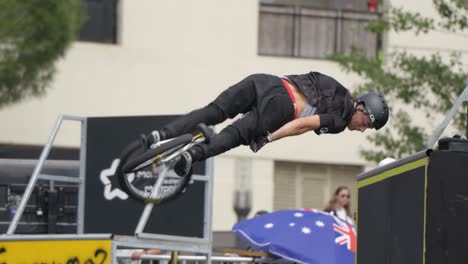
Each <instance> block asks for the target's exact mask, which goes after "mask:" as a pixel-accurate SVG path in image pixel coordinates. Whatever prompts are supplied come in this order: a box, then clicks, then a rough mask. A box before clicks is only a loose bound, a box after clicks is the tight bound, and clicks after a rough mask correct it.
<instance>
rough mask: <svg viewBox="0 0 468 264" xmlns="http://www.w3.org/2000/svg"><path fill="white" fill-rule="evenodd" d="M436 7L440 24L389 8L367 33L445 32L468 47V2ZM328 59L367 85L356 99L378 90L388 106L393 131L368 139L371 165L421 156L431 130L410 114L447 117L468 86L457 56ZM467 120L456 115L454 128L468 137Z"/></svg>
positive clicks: (467, 71) (467, 70)
mask: <svg viewBox="0 0 468 264" xmlns="http://www.w3.org/2000/svg"><path fill="white" fill-rule="evenodd" d="M433 4H434V7H435V9H436V10H437V13H438V15H439V17H438V18H437V19H435V18H428V17H423V16H422V15H421V14H419V13H413V12H408V11H405V10H404V9H402V8H393V7H389V8H387V9H386V11H384V15H383V16H382V17H381V18H379V19H377V20H374V21H371V22H370V23H369V24H368V25H367V30H369V31H371V32H375V33H378V34H383V33H385V32H390V31H394V32H414V33H415V34H416V35H419V34H431V33H432V32H435V31H438V32H440V31H443V32H446V33H450V34H458V35H461V36H463V38H465V40H466V43H468V34H467V32H466V30H467V28H468V1H467V0H433ZM330 58H331V59H332V60H334V61H336V62H338V63H339V64H340V65H341V66H342V67H343V68H344V69H345V70H346V71H348V72H349V71H351V72H354V73H357V74H358V75H360V76H361V77H363V79H364V82H363V83H362V84H361V85H360V86H359V87H358V89H357V91H356V94H360V93H363V92H366V91H372V90H374V91H375V90H377V91H380V92H381V93H383V94H384V95H385V96H386V98H387V100H388V101H389V102H390V108H391V110H393V111H391V119H392V120H391V121H392V122H391V126H390V127H388V128H385V129H382V132H381V131H379V133H373V134H372V135H370V136H368V137H367V139H368V140H369V141H370V142H371V143H372V144H371V147H369V148H365V149H362V150H361V154H362V155H363V157H364V158H365V159H366V160H369V161H379V160H382V159H383V158H385V157H388V156H391V157H396V158H401V157H404V156H406V155H410V154H414V153H415V152H417V151H421V150H423V149H424V148H425V145H424V144H425V142H426V141H427V139H428V137H429V136H430V134H431V133H432V132H433V130H430V131H429V130H428V129H427V128H425V127H424V126H417V125H415V122H413V120H412V111H414V109H416V110H418V111H423V113H425V114H426V117H427V122H430V120H432V119H431V118H432V117H434V115H437V114H441V113H446V112H447V111H448V110H449V109H450V108H451V107H452V105H453V102H454V100H455V99H456V98H457V97H458V96H459V95H460V93H461V92H462V91H463V88H464V86H465V85H466V83H468V67H467V66H468V65H466V64H464V63H463V61H462V58H461V56H460V52H459V51H454V52H452V53H451V54H450V56H449V58H447V56H445V57H444V56H443V55H442V54H440V53H439V52H433V53H432V54H428V55H425V56H416V55H414V54H411V53H408V52H405V51H402V50H397V51H393V52H391V53H389V54H388V55H387V56H385V57H384V58H383V59H382V58H379V57H377V58H370V57H368V56H366V55H365V53H364V52H363V51H362V50H360V49H358V48H353V49H352V51H351V52H349V53H346V54H344V53H341V54H334V55H332V56H330ZM398 106H404V107H398ZM465 120H466V119H465V117H464V115H456V118H455V122H454V125H455V128H456V129H458V130H460V131H464V126H465V125H466V124H465ZM462 134H463V133H462Z"/></svg>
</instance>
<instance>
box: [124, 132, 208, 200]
mask: <svg viewBox="0 0 468 264" xmlns="http://www.w3.org/2000/svg"><path fill="white" fill-rule="evenodd" d="M213 133H214V132H213V131H212V130H211V129H210V128H208V127H206V126H204V125H200V126H198V128H197V131H195V132H194V133H193V134H185V135H182V136H179V137H175V138H171V139H167V140H163V141H159V142H156V143H153V144H151V145H150V146H149V148H148V147H146V143H142V140H141V139H140V140H136V141H134V142H132V143H131V144H129V145H128V146H127V147H126V148H125V149H124V150H123V151H122V154H121V156H120V163H119V166H118V167H117V170H116V172H117V176H118V179H119V183H120V186H121V188H122V189H123V190H124V191H125V192H126V193H127V194H128V195H129V196H130V197H132V198H134V199H136V200H139V201H143V202H145V203H158V204H160V203H162V202H166V201H169V200H172V199H174V198H176V197H178V196H179V195H180V194H182V193H183V192H184V191H185V189H186V188H187V185H188V184H189V183H190V181H191V177H192V173H193V171H192V159H191V156H190V154H188V153H187V151H188V150H189V149H190V148H192V147H193V146H195V145H197V144H200V143H203V142H205V143H208V141H209V139H210V137H211V136H212V135H213ZM144 138H146V137H144V136H143V139H144ZM182 158H184V159H185V160H186V162H185V165H184V167H183V169H182V171H183V172H182V173H180V172H179V174H177V173H176V172H175V171H174V167H175V165H176V164H177V163H178V162H179V161H180V159H182Z"/></svg>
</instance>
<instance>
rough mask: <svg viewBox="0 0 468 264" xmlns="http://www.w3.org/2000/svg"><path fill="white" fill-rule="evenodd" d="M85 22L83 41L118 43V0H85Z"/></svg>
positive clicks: (82, 29) (80, 34)
mask: <svg viewBox="0 0 468 264" xmlns="http://www.w3.org/2000/svg"><path fill="white" fill-rule="evenodd" d="M83 2H84V6H85V10H86V12H85V22H84V23H83V26H82V28H81V31H80V33H79V37H78V39H79V40H81V41H90V42H101V43H117V4H118V3H117V0H83Z"/></svg>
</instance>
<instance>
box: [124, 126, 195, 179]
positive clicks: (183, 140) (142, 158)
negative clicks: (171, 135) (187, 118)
mask: <svg viewBox="0 0 468 264" xmlns="http://www.w3.org/2000/svg"><path fill="white" fill-rule="evenodd" d="M191 141H192V135H191V134H185V135H182V136H180V137H177V138H175V139H173V140H171V141H169V142H167V143H164V144H162V145H160V146H158V147H157V148H154V149H149V150H148V151H146V152H144V153H142V154H140V155H138V156H136V157H135V158H134V159H131V160H129V161H128V162H127V163H126V164H124V165H123V166H122V170H123V172H124V173H131V172H132V171H133V169H135V168H136V167H138V166H140V164H143V163H145V162H147V161H148V160H150V159H153V158H154V157H155V156H157V155H159V154H161V153H164V152H166V151H168V150H170V149H172V148H174V147H177V146H179V145H184V144H188V143H190V142H191Z"/></svg>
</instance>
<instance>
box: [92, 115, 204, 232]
mask: <svg viewBox="0 0 468 264" xmlns="http://www.w3.org/2000/svg"><path fill="white" fill-rule="evenodd" d="M174 118H175V116H140V117H138V116H133V117H102V118H101V117H98V118H88V121H87V144H86V194H85V204H86V206H85V221H84V231H85V233H114V234H119V235H133V233H134V230H135V228H136V225H137V223H138V220H139V218H140V216H141V213H142V211H143V208H144V204H143V203H141V202H138V201H134V200H132V199H131V198H125V197H123V196H122V192H119V189H118V188H119V183H118V180H117V178H116V177H115V176H114V175H113V173H111V172H112V170H108V171H110V172H109V173H107V174H108V175H106V178H107V179H108V180H110V184H107V185H105V184H103V182H102V179H100V176H101V173H102V172H103V171H104V170H106V169H109V168H111V164H112V163H113V162H114V161H115V160H116V159H118V158H119V155H120V153H121V151H122V149H123V148H124V147H125V146H126V145H127V144H129V143H130V142H132V141H134V140H135V139H137V138H138V136H139V134H141V133H145V134H147V133H149V132H150V131H152V130H154V129H158V128H161V127H162V126H163V125H164V124H166V123H168V122H170V121H171V120H173V119H174ZM194 173H195V174H204V173H205V170H204V163H198V164H197V165H196V166H195V168H194ZM105 188H110V189H108V192H112V193H113V194H114V195H113V197H112V198H111V199H110V197H109V195H108V196H107V198H106V197H105V195H104V192H105ZM203 213H204V188H203V184H202V183H201V182H196V183H194V184H192V185H189V187H188V188H187V192H186V193H184V194H183V195H182V196H181V197H180V198H178V199H176V200H174V201H169V202H167V203H163V204H161V205H157V206H155V207H154V209H153V211H152V214H151V217H150V218H149V220H148V224H147V225H146V228H145V230H144V231H145V232H153V233H159V234H167V235H183V236H196V237H202V236H203Z"/></svg>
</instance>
